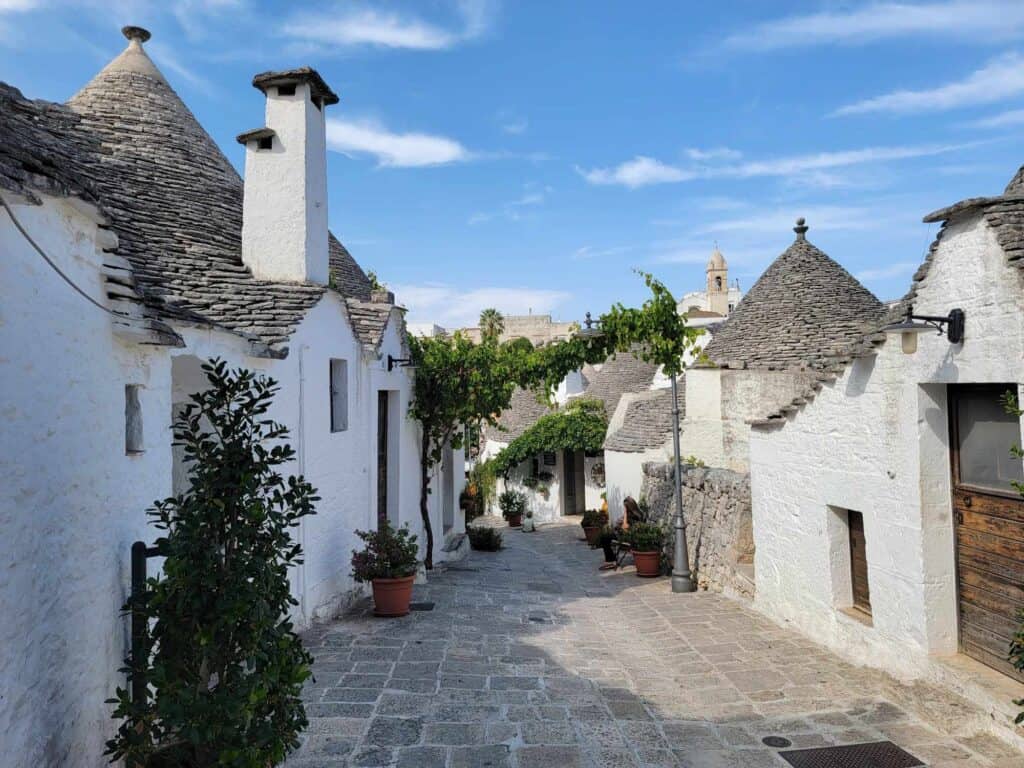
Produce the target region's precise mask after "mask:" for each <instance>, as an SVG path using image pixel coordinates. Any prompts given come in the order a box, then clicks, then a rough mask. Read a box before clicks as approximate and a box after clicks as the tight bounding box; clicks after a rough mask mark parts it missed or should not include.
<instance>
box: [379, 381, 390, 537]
mask: <svg viewBox="0 0 1024 768" xmlns="http://www.w3.org/2000/svg"><path fill="white" fill-rule="evenodd" d="M387 520H388V393H387V392H386V391H384V390H381V391H379V392H378V393H377V529H378V530H380V529H382V528H383V527H384V524H385V523H386V522H387Z"/></svg>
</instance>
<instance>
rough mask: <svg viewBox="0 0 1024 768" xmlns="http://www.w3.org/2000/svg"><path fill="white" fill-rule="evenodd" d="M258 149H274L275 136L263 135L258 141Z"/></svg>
mask: <svg viewBox="0 0 1024 768" xmlns="http://www.w3.org/2000/svg"><path fill="white" fill-rule="evenodd" d="M256 148H257V149H273V148H274V137H273V136H261V137H260V138H259V139H258V140H257V141H256Z"/></svg>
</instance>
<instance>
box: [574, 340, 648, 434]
mask: <svg viewBox="0 0 1024 768" xmlns="http://www.w3.org/2000/svg"><path fill="white" fill-rule="evenodd" d="M657 372H658V366H657V364H655V363H648V362H645V361H644V360H641V359H640V358H639V357H637V356H636V355H634V354H632V353H631V352H619V353H618V354H617V355H615V356H614V357H611V358H609V359H608V360H606V361H605V363H604V364H603V365H602V366H601V367H600V369H593V370H590V371H588V373H587V378H588V382H587V386H586V388H585V389H584V390H583V396H585V397H588V398H591V399H593V400H600V401H602V402H603V403H604V410H605V413H607V415H608V418H609V419H611V417H612V414H614V413H615V409H616V408H617V407H618V405H619V399H620V398H621V397H622V396H623V394H625V393H626V392H641V391H643V390H645V389H650V388H651V384H652V383H653V382H654V375H655V374H656V373H657Z"/></svg>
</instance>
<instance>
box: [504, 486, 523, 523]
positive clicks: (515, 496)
mask: <svg viewBox="0 0 1024 768" xmlns="http://www.w3.org/2000/svg"><path fill="white" fill-rule="evenodd" d="M498 506H499V507H500V508H501V516H502V517H504V518H505V519H506V520H508V519H510V518H513V517H519V516H522V515H524V514H526V494H525V493H523V492H522V491H513V490H511V489H509V490H507V491H503V492H502V494H501V496H499V497H498Z"/></svg>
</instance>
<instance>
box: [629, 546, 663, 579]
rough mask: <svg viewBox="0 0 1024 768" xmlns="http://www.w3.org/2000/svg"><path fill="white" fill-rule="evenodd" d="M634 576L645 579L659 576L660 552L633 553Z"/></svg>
mask: <svg viewBox="0 0 1024 768" xmlns="http://www.w3.org/2000/svg"><path fill="white" fill-rule="evenodd" d="M633 563H634V564H635V565H636V575H637V576H640V577H642V578H645V579H649V578H652V577H654V576H660V575H661V552H657V551H655V552H634V553H633Z"/></svg>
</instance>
